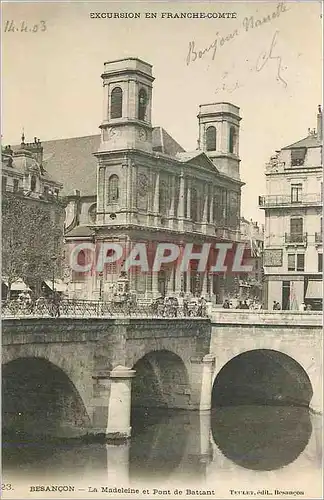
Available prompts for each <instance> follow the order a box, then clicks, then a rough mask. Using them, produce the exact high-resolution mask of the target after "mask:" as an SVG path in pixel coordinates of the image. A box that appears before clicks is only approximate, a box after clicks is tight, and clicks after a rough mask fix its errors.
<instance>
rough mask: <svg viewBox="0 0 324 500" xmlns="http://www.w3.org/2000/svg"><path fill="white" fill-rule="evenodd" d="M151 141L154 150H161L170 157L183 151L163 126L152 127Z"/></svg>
mask: <svg viewBox="0 0 324 500" xmlns="http://www.w3.org/2000/svg"><path fill="white" fill-rule="evenodd" d="M152 141H153V150H154V151H161V153H164V154H167V155H169V156H172V157H175V156H176V155H177V153H182V152H184V151H185V150H184V149H183V148H182V147H181V146H180V144H178V143H177V141H175V140H174V139H173V137H171V135H169V134H168V132H167V131H166V130H164V128H163V127H154V129H153V133H152Z"/></svg>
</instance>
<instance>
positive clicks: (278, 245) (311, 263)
mask: <svg viewBox="0 0 324 500" xmlns="http://www.w3.org/2000/svg"><path fill="white" fill-rule="evenodd" d="M322 169H323V159H322V111H321V108H320V107H319V110H318V115H317V131H315V130H310V129H309V131H308V136H307V137H306V138H305V139H302V140H301V141H298V142H296V143H294V144H292V145H290V146H287V147H284V148H282V149H281V150H280V151H277V152H276V154H275V155H273V156H272V157H271V159H270V162H269V163H268V165H267V166H266V190H267V194H266V196H261V197H260V199H259V205H260V208H262V209H263V210H264V211H265V242H264V247H265V251H264V269H265V280H266V287H265V292H266V297H265V302H266V306H267V307H269V308H271V307H272V303H273V301H274V300H276V301H278V302H279V303H280V305H281V308H283V309H298V307H300V305H301V304H302V303H303V302H304V303H305V304H310V305H311V306H312V308H316V309H320V310H321V309H322V297H323V292H322V285H321V280H322V265H323V264H322V263H323V246H322V207H323V197H322V194H323V182H322V180H323V175H322V174H323V172H322Z"/></svg>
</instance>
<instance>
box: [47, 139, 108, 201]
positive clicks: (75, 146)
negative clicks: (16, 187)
mask: <svg viewBox="0 0 324 500" xmlns="http://www.w3.org/2000/svg"><path fill="white" fill-rule="evenodd" d="M99 145H100V135H99V134H98V135H88V136H85V137H72V138H69V139H58V140H54V141H45V142H43V143H42V146H43V148H44V158H45V161H44V167H45V169H46V171H47V172H49V174H50V175H52V176H53V177H55V178H56V179H59V180H60V182H62V183H63V189H62V192H61V194H63V195H68V194H73V192H74V190H75V189H78V190H79V191H80V192H81V195H83V196H85V195H90V194H95V193H96V191H97V177H96V175H97V160H96V158H95V156H94V155H93V153H95V152H96V151H97V150H98V148H99Z"/></svg>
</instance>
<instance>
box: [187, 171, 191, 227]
mask: <svg viewBox="0 0 324 500" xmlns="http://www.w3.org/2000/svg"><path fill="white" fill-rule="evenodd" d="M187 219H191V181H190V180H189V179H188V186H187Z"/></svg>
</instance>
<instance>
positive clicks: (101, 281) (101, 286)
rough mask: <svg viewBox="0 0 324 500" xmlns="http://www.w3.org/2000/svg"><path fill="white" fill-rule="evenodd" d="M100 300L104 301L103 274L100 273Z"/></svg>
mask: <svg viewBox="0 0 324 500" xmlns="http://www.w3.org/2000/svg"><path fill="white" fill-rule="evenodd" d="M99 280H100V281H99V300H100V301H102V288H103V272H100V273H99Z"/></svg>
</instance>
